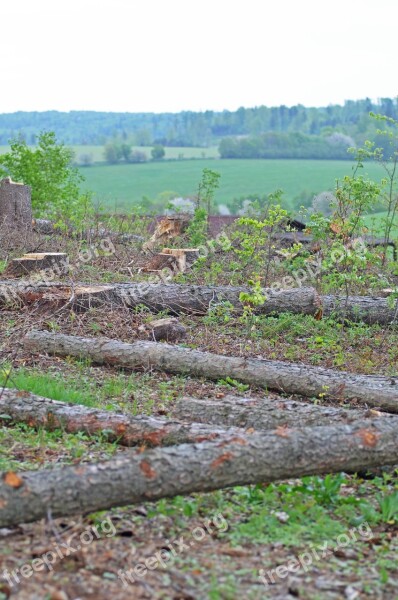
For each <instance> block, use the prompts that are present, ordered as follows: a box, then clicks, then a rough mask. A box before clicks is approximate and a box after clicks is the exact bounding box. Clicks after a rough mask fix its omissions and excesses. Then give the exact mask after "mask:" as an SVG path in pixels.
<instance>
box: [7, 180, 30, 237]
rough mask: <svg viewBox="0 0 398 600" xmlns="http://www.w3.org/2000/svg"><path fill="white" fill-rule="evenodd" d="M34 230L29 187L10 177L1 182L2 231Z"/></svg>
mask: <svg viewBox="0 0 398 600" xmlns="http://www.w3.org/2000/svg"><path fill="white" fill-rule="evenodd" d="M10 228H11V229H18V230H19V231H25V232H26V231H30V230H31V229H32V201H31V190H30V187H29V186H28V185H23V184H21V183H15V182H14V181H11V178H10V177H6V178H5V179H2V180H1V181H0V229H3V230H8V229H10Z"/></svg>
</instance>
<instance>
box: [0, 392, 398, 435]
mask: <svg viewBox="0 0 398 600" xmlns="http://www.w3.org/2000/svg"><path fill="white" fill-rule="evenodd" d="M289 411H291V412H289ZM0 412H1V414H0V423H1V424H3V425H7V426H8V425H13V424H14V423H26V424H27V425H29V426H30V427H34V428H35V429H39V428H42V427H44V428H45V429H46V430H48V431H54V430H55V429H61V430H63V431H65V432H66V433H78V432H84V433H86V434H88V435H96V434H98V433H101V434H103V436H104V438H106V439H107V441H109V442H115V441H116V442H117V443H118V444H120V445H121V446H146V447H155V446H173V445H176V444H194V443H199V442H203V441H210V440H215V439H219V438H222V437H225V436H232V435H238V434H244V431H243V430H242V428H254V429H274V428H276V427H280V426H293V427H295V428H298V427H307V426H315V425H332V424H335V425H336V424H338V423H350V422H353V421H355V420H358V419H360V418H362V419H363V418H365V417H366V418H367V417H371V418H377V417H380V416H384V417H385V418H389V419H395V418H396V417H394V416H392V415H388V414H385V415H382V414H381V413H378V412H376V411H373V413H372V412H371V411H360V410H343V409H338V408H323V407H317V406H313V405H308V404H304V403H303V402H302V403H300V402H291V401H290V402H289V401H287V400H284V399H282V398H280V399H279V401H278V400H270V399H262V400H248V399H242V398H232V397H230V398H228V399H224V400H222V401H211V400H197V399H195V398H189V397H187V398H184V399H183V400H181V401H179V402H178V403H177V406H176V408H175V409H174V410H173V417H175V418H177V419H179V421H175V420H173V419H168V418H163V417H152V416H146V415H138V416H136V417H133V416H131V415H126V414H122V413H115V412H110V411H104V410H99V409H97V408H88V407H86V406H82V405H80V404H68V403H66V402H59V401H58V400H51V399H49V398H43V397H42V396H37V395H36V394H32V393H30V392H25V391H22V390H15V389H8V388H4V389H2V390H1V391H0ZM181 420H183V421H185V422H184V423H181V422H180V421H181ZM192 421H197V422H192ZM215 425H216V426H215ZM217 425H221V426H222V427H218V426H217ZM397 426H398V421H397Z"/></svg>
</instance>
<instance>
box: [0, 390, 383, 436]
mask: <svg viewBox="0 0 398 600" xmlns="http://www.w3.org/2000/svg"><path fill="white" fill-rule="evenodd" d="M0 406H1V404H0ZM382 414H383V413H380V412H378V411H375V410H356V409H353V408H351V409H350V408H335V407H334V406H327V407H324V406H317V405H314V404H308V403H305V402H297V401H295V400H286V399H285V398H282V397H279V398H278V397H277V398H240V397H238V396H225V397H224V398H221V399H217V400H214V399H210V398H206V399H204V400H203V399H198V398H191V397H184V398H181V399H180V400H178V401H177V402H176V404H175V406H174V407H173V409H172V415H173V417H175V418H176V419H180V420H184V421H195V422H196V423H208V424H209V425H220V426H223V427H244V428H251V427H253V428H254V429H272V428H274V427H285V426H288V427H310V426H314V427H316V426H318V425H332V424H333V423H334V424H337V423H339V422H340V423H351V422H353V421H355V420H358V419H363V418H365V417H372V416H373V417H379V416H382ZM384 416H389V417H390V416H391V415H387V414H386V413H384Z"/></svg>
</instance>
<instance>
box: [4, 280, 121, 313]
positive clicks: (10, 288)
mask: <svg viewBox="0 0 398 600" xmlns="http://www.w3.org/2000/svg"><path fill="white" fill-rule="evenodd" d="M37 276H38V274H35V277H37ZM32 279H33V276H32ZM3 283H4V282H2V281H0V307H1V306H2V305H6V306H9V305H16V306H20V305H23V304H25V305H31V304H40V307H41V308H43V309H50V310H56V309H59V308H62V307H63V306H68V307H69V308H73V309H74V310H76V311H80V310H86V309H89V308H92V307H94V306H102V305H104V304H107V305H108V304H120V302H119V301H118V299H117V296H116V295H114V288H113V287H112V286H110V285H90V284H76V286H70V285H66V284H56V285H53V284H51V283H45V282H44V281H39V282H38V283H34V281H32V283H26V282H23V281H14V282H13V283H14V285H10V283H11V282H10V281H7V282H5V284H4V285H3Z"/></svg>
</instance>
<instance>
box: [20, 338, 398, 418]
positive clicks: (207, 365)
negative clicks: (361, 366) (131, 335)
mask: <svg viewBox="0 0 398 600" xmlns="http://www.w3.org/2000/svg"><path fill="white" fill-rule="evenodd" d="M24 345H25V348H26V349H28V350H31V351H32V352H48V353H50V354H58V355H61V356H68V355H70V356H78V357H82V356H84V357H89V358H90V359H91V360H93V362H96V363H98V364H110V365H117V366H119V367H127V368H130V369H137V368H144V369H157V370H160V371H167V372H169V373H178V374H180V373H181V374H189V375H191V376H193V377H206V378H207V379H213V380H216V381H218V380H219V379H222V378H225V377H226V376H229V377H232V378H233V379H237V380H238V381H242V382H244V383H249V384H252V385H258V386H261V387H264V388H266V389H267V388H268V389H274V390H278V391H282V392H285V393H289V394H299V395H302V396H307V397H310V398H312V397H320V396H321V397H324V396H325V397H327V398H334V399H338V400H342V399H346V400H353V399H356V400H359V401H361V402H363V403H365V404H367V405H369V406H375V407H379V408H381V409H383V410H385V411H389V412H398V378H395V377H381V376H376V375H352V374H350V373H345V372H344V371H334V370H332V369H325V368H323V367H310V366H308V365H303V364H295V363H288V362H284V361H276V360H275V361H274V360H259V359H248V358H243V357H233V356H222V355H218V354H212V353H210V352H201V351H199V350H191V349H189V348H183V347H181V346H171V345H168V344H164V343H156V342H146V341H145V342H144V341H143V342H135V343H133V344H126V343H124V342H120V341H118V340H111V339H108V338H84V337H78V336H70V335H63V334H59V333H56V334H54V333H50V332H47V331H31V332H29V333H28V334H27V335H26V337H25V338H24Z"/></svg>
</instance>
